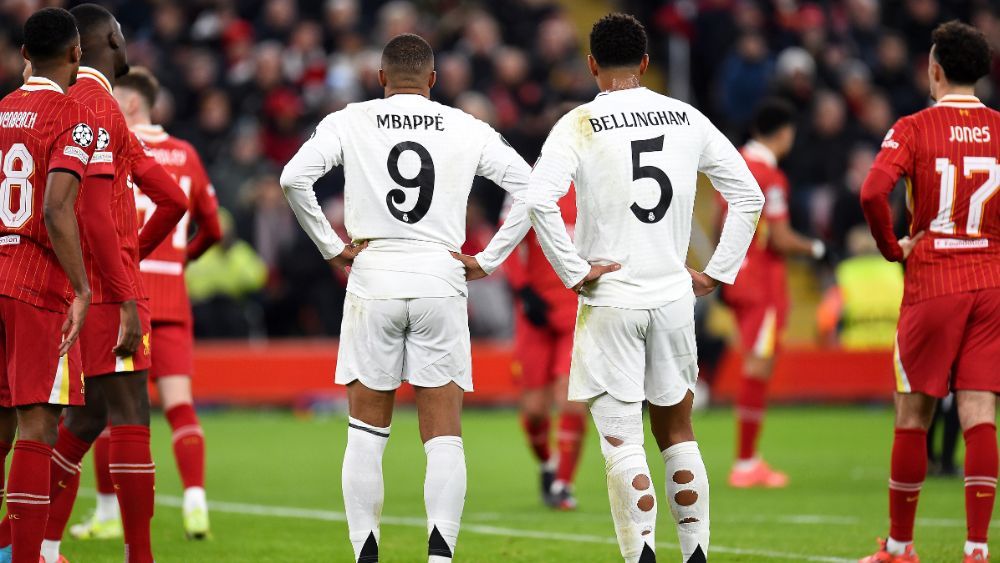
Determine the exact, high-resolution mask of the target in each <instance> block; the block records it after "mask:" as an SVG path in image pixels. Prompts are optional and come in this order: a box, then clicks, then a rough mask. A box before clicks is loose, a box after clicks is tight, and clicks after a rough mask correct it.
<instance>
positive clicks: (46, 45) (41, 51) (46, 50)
mask: <svg viewBox="0 0 1000 563" xmlns="http://www.w3.org/2000/svg"><path fill="white" fill-rule="evenodd" d="M79 35H80V33H79V32H78V31H77V30H76V21H75V20H74V19H73V16H71V15H70V13H69V12H67V11H66V10H63V9H62V8H42V9H41V10H38V11H37V12H35V13H34V14H31V17H29V18H28V21H26V22H24V48H25V50H26V51H28V55H30V56H31V58H32V59H35V60H36V61H47V60H51V59H54V58H56V57H58V56H60V55H62V54H63V53H64V52H65V51H66V48H67V47H69V46H70V44H72V43H73V42H74V41H76V40H77V38H78V37H79Z"/></svg>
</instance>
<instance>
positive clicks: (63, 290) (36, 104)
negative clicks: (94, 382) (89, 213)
mask: <svg viewBox="0 0 1000 563" xmlns="http://www.w3.org/2000/svg"><path fill="white" fill-rule="evenodd" d="M96 131H97V128H96V119H95V117H94V114H93V113H91V112H90V111H89V110H88V109H87V108H86V107H84V106H83V105H81V104H80V103H79V102H77V101H76V100H74V99H72V98H70V97H69V96H67V95H65V94H64V93H63V91H62V88H60V87H59V86H58V85H57V84H56V83H55V82H52V81H51V80H48V79H46V78H41V77H33V78H30V79H29V80H28V81H27V83H26V84H25V85H24V86H22V87H21V88H19V89H18V90H15V91H14V92H12V93H10V94H8V95H7V96H5V97H4V98H3V100H0V179H2V181H0V295H6V296H7V297H11V298H14V299H17V300H19V301H23V302H25V303H28V304H30V305H33V306H35V307H40V308H43V309H49V310H52V311H57V312H63V311H65V310H66V306H67V304H68V303H69V301H68V297H69V295H70V292H69V279H68V278H67V277H66V273H65V272H64V271H63V269H62V266H60V264H59V261H58V259H57V258H56V255H55V253H54V252H53V251H52V244H51V243H50V241H49V236H48V231H46V228H45V220H44V217H43V213H42V209H43V204H44V201H45V188H46V182H47V178H48V174H49V172H52V171H56V170H58V171H62V172H69V173H70V174H73V175H75V176H77V177H78V178H82V177H83V176H84V174H85V171H86V169H87V163H88V162H89V161H90V158H91V156H92V154H93V152H94V146H95V144H96V138H97V133H96Z"/></svg>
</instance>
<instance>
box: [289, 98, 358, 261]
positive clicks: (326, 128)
mask: <svg viewBox="0 0 1000 563" xmlns="http://www.w3.org/2000/svg"><path fill="white" fill-rule="evenodd" d="M336 121H337V114H336V113H334V114H331V115H329V116H327V117H326V118H324V119H323V121H321V122H320V123H319V125H317V126H316V131H315V133H313V136H312V137H310V138H309V140H308V141H306V142H305V143H304V144H303V145H302V146H301V147H299V150H298V152H296V153H295V156H293V157H292V159H291V160H289V161H288V164H286V165H285V168H284V170H282V171H281V179H280V180H279V181H280V183H281V189H282V190H283V191H284V192H285V198H286V199H288V204H289V205H290V206H291V208H292V212H293V213H295V218H296V219H297V220H298V222H299V225H300V226H301V227H302V229H303V230H304V231H305V232H306V234H307V235H309V238H310V239H312V241H313V244H315V245H316V248H318V249H319V252H320V254H322V255H323V259H324V260H326V261H328V262H330V264H332V265H333V266H336V267H341V268H342V267H345V266H349V265H350V264H351V262H353V261H354V258H355V257H356V256H357V255H358V253H360V252H361V250H362V249H363V248H364V245H353V244H352V245H347V244H345V243H344V241H343V240H341V238H340V236H339V235H337V233H336V232H334V230H333V227H331V226H330V221H328V220H327V218H326V215H324V214H323V209H322V208H320V206H319V202H318V201H316V192H315V191H313V185H314V184H315V183H316V181H317V180H319V179H320V178H322V177H323V176H324V175H325V174H326V173H327V172H329V171H330V169H331V168H333V167H334V166H340V165H341V163H342V162H343V153H342V149H341V143H340V135H339V134H338V131H337V125H336Z"/></svg>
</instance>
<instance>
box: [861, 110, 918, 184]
mask: <svg viewBox="0 0 1000 563" xmlns="http://www.w3.org/2000/svg"><path fill="white" fill-rule="evenodd" d="M916 133H917V131H916V126H915V125H914V121H913V118H912V117H909V116H907V117H904V118H902V119H900V120H899V121H897V122H896V123H895V124H894V125H893V126H892V129H889V132H888V133H886V134H885V138H884V139H882V149H881V150H879V152H878V155H877V156H876V157H875V163H874V164H873V165H872V168H877V169H879V170H881V171H883V172H885V173H886V174H887V175H889V176H891V177H893V178H896V179H897V180H898V179H899V178H902V177H903V176H909V177H913V164H914V158H913V155H914V148H915V146H916Z"/></svg>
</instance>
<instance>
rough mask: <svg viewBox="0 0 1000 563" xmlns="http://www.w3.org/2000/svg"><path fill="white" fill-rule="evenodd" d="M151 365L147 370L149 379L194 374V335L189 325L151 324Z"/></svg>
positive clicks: (159, 322) (183, 323) (181, 323)
mask: <svg viewBox="0 0 1000 563" xmlns="http://www.w3.org/2000/svg"><path fill="white" fill-rule="evenodd" d="M151 340H152V343H153V350H152V351H153V357H152V359H153V365H152V367H150V368H149V378H150V379H151V380H154V381H155V380H156V379H158V378H160V377H163V376H167V375H186V376H188V377H190V376H191V374H192V373H193V372H194V358H193V355H194V351H193V348H194V334H193V333H192V332H191V323H189V322H184V321H179V322H163V321H157V322H154V323H153V337H152V339H151Z"/></svg>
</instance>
